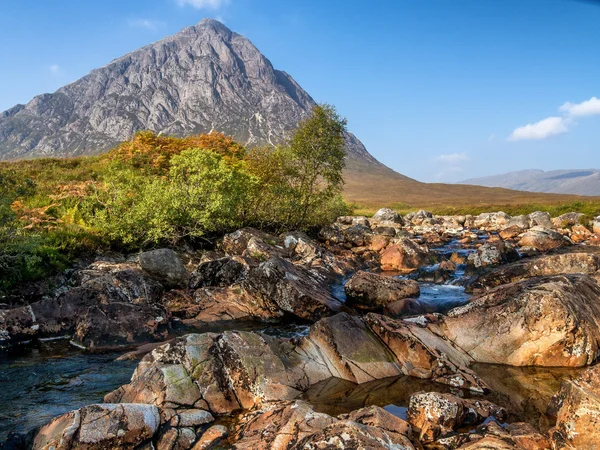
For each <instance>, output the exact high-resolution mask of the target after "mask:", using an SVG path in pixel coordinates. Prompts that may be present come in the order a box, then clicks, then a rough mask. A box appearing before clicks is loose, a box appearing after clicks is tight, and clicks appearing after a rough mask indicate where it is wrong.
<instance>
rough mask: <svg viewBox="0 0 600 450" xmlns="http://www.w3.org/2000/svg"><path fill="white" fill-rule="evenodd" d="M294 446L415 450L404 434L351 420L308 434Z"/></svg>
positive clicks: (360, 449)
mask: <svg viewBox="0 0 600 450" xmlns="http://www.w3.org/2000/svg"><path fill="white" fill-rule="evenodd" d="M294 448H297V449H304V450H321V449H328V448H331V449H337V448H340V449H346V448H347V449H356V450H413V449H414V447H413V445H412V444H411V443H410V441H409V440H408V439H407V438H406V437H405V436H403V435H401V434H398V433H391V432H386V431H383V430H381V429H379V428H375V427H370V426H367V425H362V424H358V423H356V422H351V421H339V422H336V423H334V424H332V425H329V426H328V427H326V428H324V429H323V430H321V431H319V432H317V433H315V434H312V435H310V436H307V437H306V438H304V439H303V440H301V441H300V442H299V443H298V444H297V445H296V446H295V447H294Z"/></svg>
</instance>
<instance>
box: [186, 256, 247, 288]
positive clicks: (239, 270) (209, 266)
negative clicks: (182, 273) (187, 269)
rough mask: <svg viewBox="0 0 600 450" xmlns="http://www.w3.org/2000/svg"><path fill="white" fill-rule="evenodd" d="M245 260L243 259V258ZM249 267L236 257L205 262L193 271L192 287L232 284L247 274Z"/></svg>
mask: <svg viewBox="0 0 600 450" xmlns="http://www.w3.org/2000/svg"><path fill="white" fill-rule="evenodd" d="M242 261H243V260H242ZM247 271H248V267H247V266H246V264H244V262H241V261H240V260H239V259H236V258H235V257H234V258H232V257H229V256H226V257H224V258H219V259H215V260H212V261H206V262H203V263H202V264H200V265H199V266H198V268H197V269H196V270H195V271H194V272H193V273H192V275H191V277H190V282H189V287H190V289H198V288H201V287H205V286H221V287H225V286H231V285H232V284H235V283H237V282H239V281H241V280H242V279H243V278H244V277H245V276H246V274H247Z"/></svg>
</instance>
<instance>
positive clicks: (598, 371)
mask: <svg viewBox="0 0 600 450" xmlns="http://www.w3.org/2000/svg"><path fill="white" fill-rule="evenodd" d="M552 403H553V404H554V406H555V407H556V408H557V409H558V411H557V414H556V428H555V429H554V430H553V431H552V432H551V436H552V441H553V445H554V448H555V449H570V448H576V449H580V448H581V449H585V448H589V449H594V448H596V447H597V446H598V444H599V443H600V366H598V365H597V366H594V367H590V368H588V369H586V370H585V371H584V372H582V373H581V374H580V375H579V376H578V377H577V378H575V379H574V380H566V381H564V382H563V383H562V385H561V387H560V390H559V392H558V393H557V395H556V396H555V398H554V399H553V401H552Z"/></svg>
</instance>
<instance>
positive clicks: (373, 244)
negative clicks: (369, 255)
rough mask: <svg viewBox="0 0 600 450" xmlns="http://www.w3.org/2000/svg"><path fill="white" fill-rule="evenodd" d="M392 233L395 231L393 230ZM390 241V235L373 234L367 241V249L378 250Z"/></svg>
mask: <svg viewBox="0 0 600 450" xmlns="http://www.w3.org/2000/svg"><path fill="white" fill-rule="evenodd" d="M394 234H396V233H395V231H394ZM389 243H390V237H389V236H385V235H382V234H375V235H374V236H373V237H372V238H371V240H370V241H369V250H372V251H374V252H380V251H381V250H383V249H384V248H386V247H387V246H388V244H389Z"/></svg>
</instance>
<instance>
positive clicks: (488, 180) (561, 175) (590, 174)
mask: <svg viewBox="0 0 600 450" xmlns="http://www.w3.org/2000/svg"><path fill="white" fill-rule="evenodd" d="M461 183H463V184H472V185H478V186H488V187H503V188H507V189H516V190H520V191H528V192H548V193H556V194H577V195H600V170H596V169H587V170H583V169H577V170H553V171H549V172H544V171H543V170H521V171H518V172H509V173H505V174H502V175H493V176H489V177H481V178H472V179H470V180H465V181H462V182H461Z"/></svg>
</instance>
